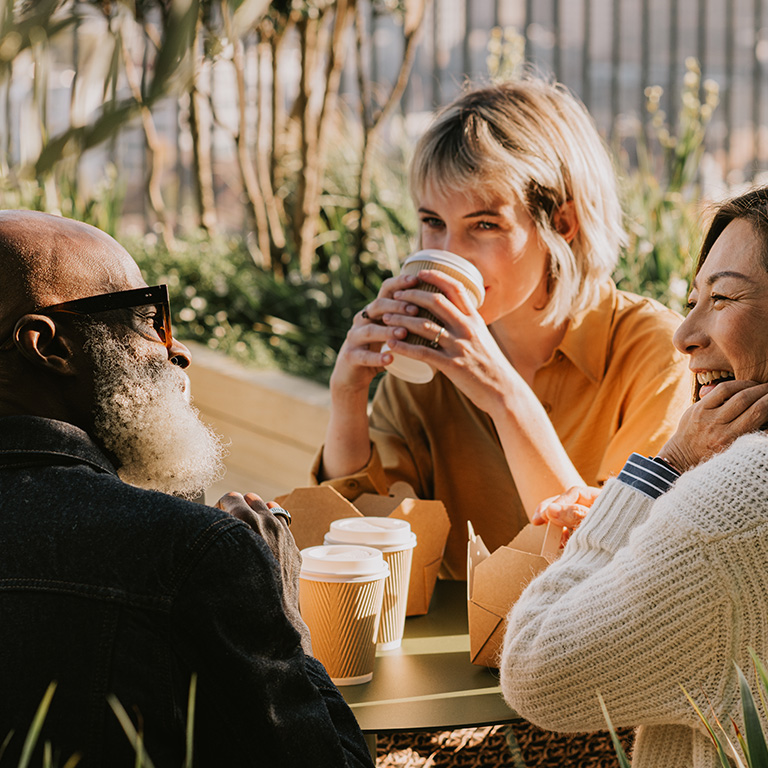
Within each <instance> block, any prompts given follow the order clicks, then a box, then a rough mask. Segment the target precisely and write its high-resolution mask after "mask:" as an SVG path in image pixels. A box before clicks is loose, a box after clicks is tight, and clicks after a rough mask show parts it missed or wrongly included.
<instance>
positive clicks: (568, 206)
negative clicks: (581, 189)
mask: <svg viewBox="0 0 768 768" xmlns="http://www.w3.org/2000/svg"><path fill="white" fill-rule="evenodd" d="M552 224H553V226H554V228H555V229H556V230H557V232H558V233H559V234H560V235H561V236H562V237H563V239H564V240H565V241H566V242H567V243H571V242H572V241H573V238H574V237H576V233H577V232H578V231H579V220H578V218H577V217H576V206H575V205H574V204H573V200H566V201H565V202H564V203H563V204H562V205H561V206H560V207H559V208H558V209H557V210H556V211H555V215H554V216H553V217H552Z"/></svg>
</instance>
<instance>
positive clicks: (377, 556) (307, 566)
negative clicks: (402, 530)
mask: <svg viewBox="0 0 768 768" xmlns="http://www.w3.org/2000/svg"><path fill="white" fill-rule="evenodd" d="M301 560H302V563H301V571H300V577H301V578H306V579H310V580H313V581H372V580H374V579H380V578H384V577H386V576H387V575H388V574H389V565H387V563H386V562H384V557H383V555H382V554H381V550H379V549H376V548H375V547H366V546H362V545H357V544H321V545H319V546H314V547H306V548H305V549H302V550H301Z"/></svg>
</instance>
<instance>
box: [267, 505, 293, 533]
mask: <svg viewBox="0 0 768 768" xmlns="http://www.w3.org/2000/svg"><path fill="white" fill-rule="evenodd" d="M269 511H270V512H271V513H272V514H273V515H274V516H275V517H279V518H280V519H281V520H285V524H286V525H287V526H288V527H289V528H290V527H291V513H290V512H289V511H288V510H287V509H283V508H282V507H272V509H270V510H269Z"/></svg>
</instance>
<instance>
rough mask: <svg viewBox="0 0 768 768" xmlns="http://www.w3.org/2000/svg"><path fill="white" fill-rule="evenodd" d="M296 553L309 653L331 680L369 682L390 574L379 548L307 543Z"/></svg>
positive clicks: (342, 682) (300, 596)
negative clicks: (382, 604) (311, 545)
mask: <svg viewBox="0 0 768 768" xmlns="http://www.w3.org/2000/svg"><path fill="white" fill-rule="evenodd" d="M301 557H302V565H301V573H300V576H299V610H300V611H301V615H302V618H303V619H304V621H305V622H306V624H307V626H308V627H309V633H310V635H311V637H312V652H313V653H314V655H315V657H316V658H317V659H318V660H319V661H320V662H322V664H323V665H324V666H325V668H326V670H327V671H328V675H329V676H330V678H331V680H333V682H334V683H336V685H356V684H358V683H367V682H369V681H370V679H371V678H372V677H373V662H374V660H375V658H376V638H377V636H378V634H379V622H380V620H381V603H382V599H383V597H384V582H385V580H386V578H387V576H388V575H389V566H388V565H387V564H386V563H385V562H384V558H383V556H382V553H381V552H380V551H379V550H378V549H374V548H373V547H360V546H352V545H348V544H343V545H330V546H319V547H308V548H307V549H303V550H301Z"/></svg>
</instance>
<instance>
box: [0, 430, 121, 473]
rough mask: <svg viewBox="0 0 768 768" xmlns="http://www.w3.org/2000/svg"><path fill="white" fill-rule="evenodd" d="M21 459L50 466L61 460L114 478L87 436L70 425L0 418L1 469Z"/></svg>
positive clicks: (95, 446) (109, 465) (107, 462)
mask: <svg viewBox="0 0 768 768" xmlns="http://www.w3.org/2000/svg"><path fill="white" fill-rule="evenodd" d="M23 457H28V458H30V459H33V458H35V459H37V460H41V459H45V458H46V457H49V458H50V463H51V464H55V463H57V461H60V460H62V459H63V460H65V461H67V463H71V462H73V461H74V462H77V463H80V464H88V465H90V466H91V467H93V468H94V469H97V470H99V471H100V472H109V473H110V474H113V475H116V474H117V471H116V469H115V467H114V465H113V464H112V462H110V461H109V459H107V457H106V456H105V455H104V453H103V452H102V451H101V449H99V447H98V446H97V445H96V444H95V443H94V442H93V440H92V439H91V437H90V436H89V435H88V433H87V432H84V431H83V430H82V429H80V428H79V427H76V426H74V425H73V424H68V423H67V422H64V421H55V420H54V419H44V418H41V417H39V416H4V417H2V418H0V466H2V465H3V464H10V463H15V462H17V461H18V460H19V459H20V458H23Z"/></svg>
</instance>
